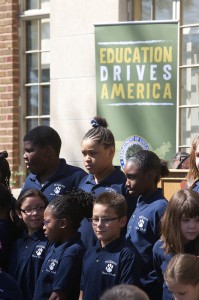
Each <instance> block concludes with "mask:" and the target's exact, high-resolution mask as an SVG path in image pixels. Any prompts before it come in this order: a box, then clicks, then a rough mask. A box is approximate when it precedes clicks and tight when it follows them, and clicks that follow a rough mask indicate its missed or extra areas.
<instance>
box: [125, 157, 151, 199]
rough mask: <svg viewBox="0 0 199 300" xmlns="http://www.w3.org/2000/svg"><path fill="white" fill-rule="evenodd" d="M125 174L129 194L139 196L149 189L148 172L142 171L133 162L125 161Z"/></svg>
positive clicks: (149, 179)
mask: <svg viewBox="0 0 199 300" xmlns="http://www.w3.org/2000/svg"><path fill="white" fill-rule="evenodd" d="M124 173H125V175H126V186H127V188H128V190H129V194H131V195H132V196H140V195H145V194H147V192H148V191H150V189H151V182H152V181H151V178H150V174H149V172H147V173H143V172H142V171H141V170H140V169H139V168H138V167H137V166H136V164H134V163H133V162H129V163H128V162H127V163H126V165H125V167H124Z"/></svg>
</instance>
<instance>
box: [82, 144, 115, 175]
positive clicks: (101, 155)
mask: <svg viewBox="0 0 199 300" xmlns="http://www.w3.org/2000/svg"><path fill="white" fill-rule="evenodd" d="M81 151H82V154H83V156H84V165H85V167H86V169H87V171H88V172H89V173H90V174H93V175H98V174H99V175H100V174H101V173H103V172H104V170H105V169H106V168H107V167H110V166H112V160H113V156H114V148H113V147H109V148H107V149H106V148H105V147H104V145H102V144H98V143H96V142H95V141H93V140H92V139H86V140H83V141H82V145H81Z"/></svg>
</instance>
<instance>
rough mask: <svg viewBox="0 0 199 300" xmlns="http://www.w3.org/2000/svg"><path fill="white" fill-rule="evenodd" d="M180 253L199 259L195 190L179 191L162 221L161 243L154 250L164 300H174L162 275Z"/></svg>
mask: <svg viewBox="0 0 199 300" xmlns="http://www.w3.org/2000/svg"><path fill="white" fill-rule="evenodd" d="M179 253H189V254H194V255H199V194H198V193H197V192H195V191H193V190H179V191H177V192H175V193H174V194H173V196H172V197H171V199H170V201H169V204H168V206H167V209H166V211H165V213H164V216H163V218H162V220H161V239H160V240H159V241H157V242H156V244H155V245H154V248H153V261H154V267H155V270H156V274H157V276H158V278H159V281H160V283H161V285H162V286H163V298H162V299H163V300H171V299H173V296H172V294H171V293H170V291H169V290H168V288H167V286H166V284H165V282H164V278H163V274H164V272H165V270H166V267H167V265H168V263H169V261H170V259H171V258H172V257H173V256H174V255H175V254H179Z"/></svg>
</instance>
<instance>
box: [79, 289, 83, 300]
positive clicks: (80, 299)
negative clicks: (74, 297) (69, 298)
mask: <svg viewBox="0 0 199 300" xmlns="http://www.w3.org/2000/svg"><path fill="white" fill-rule="evenodd" d="M82 299H83V291H80V294H79V300H82Z"/></svg>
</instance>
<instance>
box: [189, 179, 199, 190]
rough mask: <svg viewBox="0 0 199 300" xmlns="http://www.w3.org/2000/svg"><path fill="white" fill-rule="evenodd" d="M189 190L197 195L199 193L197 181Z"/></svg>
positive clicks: (198, 182)
mask: <svg viewBox="0 0 199 300" xmlns="http://www.w3.org/2000/svg"><path fill="white" fill-rule="evenodd" d="M190 189H191V190H193V191H195V192H197V193H199V179H198V180H196V181H195V182H194V183H193V184H192V186H191V188H190Z"/></svg>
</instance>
